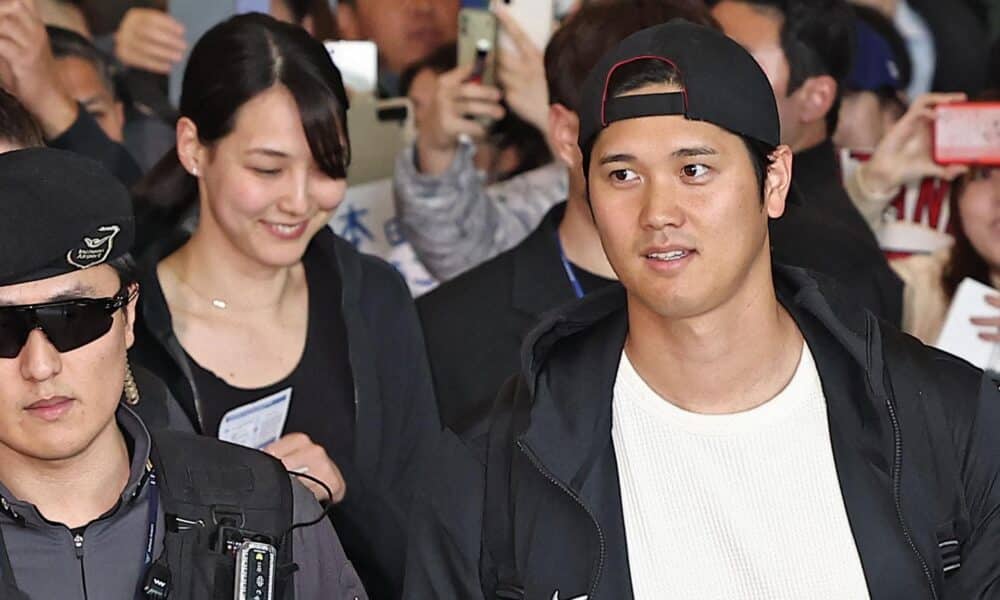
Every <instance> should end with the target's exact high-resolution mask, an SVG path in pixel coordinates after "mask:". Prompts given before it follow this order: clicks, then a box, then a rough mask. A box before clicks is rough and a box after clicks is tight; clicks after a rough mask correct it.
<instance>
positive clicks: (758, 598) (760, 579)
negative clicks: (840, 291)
mask: <svg viewBox="0 0 1000 600" xmlns="http://www.w3.org/2000/svg"><path fill="white" fill-rule="evenodd" d="M613 413H614V421H613V427H612V437H613V440H614V446H615V453H616V457H617V461H618V472H619V478H620V481H621V496H622V508H623V510H624V517H625V534H626V539H627V545H628V558H629V567H630V570H631V575H632V586H633V591H634V592H635V597H636V598H637V599H639V600H646V599H657V600H661V599H662V600H673V599H677V600H681V599H683V600H693V599H697V600H804V599H807V598H808V599H809V600H826V599H829V600H834V599H836V600H859V599H860V600H868V598H869V595H868V588H867V584H866V583H865V575H864V572H863V570H862V567H861V559H860V558H859V556H858V551H857V546H856V545H855V543H854V537H853V535H852V533H851V529H850V525H849V523H848V520H847V511H846V509H845V508H844V500H843V496H842V494H841V491H840V484H839V482H838V479H837V471H836V467H835V465H834V460H833V450H832V446H831V444H830V433H829V428H828V422H827V413H826V399H825V397H824V395H823V388H822V385H821V382H820V378H819V373H818V372H817V370H816V365H815V363H814V362H813V357H812V354H811V353H810V352H809V348H808V346H805V345H803V351H802V358H801V359H800V361H799V366H798V368H797V369H796V372H795V375H794V376H793V378H792V380H791V381H790V382H789V384H788V386H787V387H786V388H785V389H784V390H782V391H781V392H780V393H779V394H778V395H777V396H775V397H774V398H773V399H771V400H770V401H768V402H766V403H764V404H763V405H761V406H759V407H757V408H755V409H753V410H750V411H746V412H742V413H737V414H731V415H702V414H695V413H691V412H688V411H685V410H683V409H681V408H678V407H677V406H675V405H673V404H671V403H670V402H668V401H666V400H664V399H663V398H661V397H660V396H659V395H657V393H656V392H655V391H653V389H652V388H650V387H649V385H647V384H646V382H645V381H643V380H642V378H641V377H640V376H639V374H638V373H636V371H635V369H634V368H633V366H632V363H631V362H630V361H629V360H628V357H627V356H626V354H625V352H622V359H621V363H620V366H619V369H618V377H617V380H616V382H615V392H614V404H613Z"/></svg>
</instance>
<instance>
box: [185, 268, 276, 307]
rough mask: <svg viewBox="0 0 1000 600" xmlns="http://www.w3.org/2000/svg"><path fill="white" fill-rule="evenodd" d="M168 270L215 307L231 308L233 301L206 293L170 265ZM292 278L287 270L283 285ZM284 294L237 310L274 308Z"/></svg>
mask: <svg viewBox="0 0 1000 600" xmlns="http://www.w3.org/2000/svg"><path fill="white" fill-rule="evenodd" d="M167 271H168V272H169V273H170V276H171V277H173V278H174V279H176V280H177V281H179V282H180V283H181V285H183V286H184V287H186V288H187V289H189V290H191V291H192V292H194V294H195V295H196V296H198V297H199V298H201V299H202V300H206V301H208V302H209V303H210V304H211V305H212V307H213V308H216V309H218V310H229V308H230V307H231V303H230V302H228V301H226V300H224V299H222V298H218V297H215V296H212V295H210V294H205V293H203V292H202V291H201V290H199V289H198V288H196V287H195V286H193V285H191V283H190V282H189V281H188V280H187V279H185V278H183V277H181V274H180V273H178V272H177V271H176V270H175V269H174V268H173V267H172V266H168V267H167ZM290 278H291V271H290V270H286V271H285V281H284V283H283V284H282V285H283V286H287V285H288V280H289V279H290ZM283 295H284V291H282V293H281V294H280V295H279V299H278V300H277V301H275V302H273V303H271V304H267V305H265V306H255V307H239V308H237V310H239V311H242V312H251V311H256V310H264V309H268V308H274V307H275V306H278V305H279V304H281V299H280V296H283ZM233 308H236V307H233Z"/></svg>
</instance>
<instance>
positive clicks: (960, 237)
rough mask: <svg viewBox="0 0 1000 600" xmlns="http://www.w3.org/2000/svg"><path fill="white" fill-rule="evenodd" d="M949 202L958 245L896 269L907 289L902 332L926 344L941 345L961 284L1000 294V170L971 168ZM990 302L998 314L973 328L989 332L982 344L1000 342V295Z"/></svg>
mask: <svg viewBox="0 0 1000 600" xmlns="http://www.w3.org/2000/svg"><path fill="white" fill-rule="evenodd" d="M950 202H951V206H950V208H951V214H952V222H953V223H955V231H954V235H955V243H954V245H953V246H951V247H950V248H947V249H946V250H943V251H939V252H936V253H934V254H931V255H925V256H913V257H910V258H906V259H903V260H898V261H894V262H893V263H892V266H893V268H894V269H895V270H896V272H897V273H899V275H900V277H902V279H903V281H904V283H905V288H904V293H903V329H904V330H905V331H906V332H907V333H910V334H912V335H914V336H916V337H918V338H920V339H921V340H922V341H923V342H924V343H927V344H933V343H935V341H936V340H937V338H938V335H939V334H940V332H941V327H942V326H943V325H944V320H945V317H946V315H947V313H948V307H949V306H950V305H951V300H952V298H953V297H954V295H955V291H956V290H957V289H958V285H959V284H960V283H962V280H964V279H966V278H972V279H975V280H976V281H979V282H980V283H985V284H986V285H989V286H992V287H994V288H1000V169H997V168H988V167H974V168H972V169H971V170H970V171H969V173H968V174H967V175H964V176H963V177H961V178H960V179H958V180H957V181H956V183H955V186H954V187H953V188H952V195H951V199H950ZM986 300H987V302H988V303H989V304H991V305H993V306H995V307H997V309H998V310H997V313H998V314H997V315H993V316H988V315H984V316H982V317H977V318H974V319H973V323H974V324H976V325H979V326H981V327H983V328H984V329H983V330H982V332H981V333H980V337H981V338H983V339H984V340H987V341H993V342H1000V335H998V333H1000V295H994V296H989V297H987V299H986Z"/></svg>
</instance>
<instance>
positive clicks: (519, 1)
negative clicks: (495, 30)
mask: <svg viewBox="0 0 1000 600" xmlns="http://www.w3.org/2000/svg"><path fill="white" fill-rule="evenodd" d="M493 4H494V6H503V7H504V8H505V9H506V10H507V12H508V13H509V14H510V16H511V17H513V18H514V20H515V21H517V24H518V25H520V26H521V29H523V30H524V33H526V34H527V36H528V39H530V40H531V43H533V44H534V45H535V47H536V48H538V49H539V50H541V51H544V50H545V46H546V45H547V44H548V43H549V38H551V37H552V25H553V23H554V21H555V3H554V2H553V0H493ZM499 37H500V52H505V51H510V50H513V49H514V48H516V46H515V44H514V41H513V40H512V39H510V36H509V35H508V34H507V33H506V32H504V31H503V28H501V29H500V33H499Z"/></svg>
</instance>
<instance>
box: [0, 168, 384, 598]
mask: <svg viewBox="0 0 1000 600" xmlns="http://www.w3.org/2000/svg"><path fill="white" fill-rule="evenodd" d="M0 198H2V209H0V215H2V218H0V229H2V231H0V534H2V535H0V598H4V599H9V598H17V599H24V598H33V599H39V600H42V599H50V598H60V599H62V600H74V599H87V598H90V599H98V598H99V599H105V598H115V599H122V598H166V597H168V596H169V597H170V598H178V599H185V600H193V599H210V598H226V599H229V598H234V589H235V590H238V589H242V590H244V595H242V596H241V595H238V594H237V595H235V597H236V598H240V597H246V598H280V599H282V600H284V599H287V598H293V597H294V598H299V599H312V598H335V599H340V598H353V599H356V598H364V597H365V593H364V590H363V589H362V588H361V584H360V582H359V580H358V578H357V576H356V575H355V573H354V570H353V567H352V566H351V564H350V563H349V562H348V561H347V559H346V557H345V555H344V553H343V550H342V548H341V546H340V542H339V541H338V539H337V537H336V534H335V533H334V531H333V528H332V527H331V525H330V522H329V520H328V519H325V518H323V514H322V511H321V509H320V507H319V505H318V504H317V503H316V501H315V500H314V499H313V495H312V494H311V493H310V492H308V491H307V490H306V489H305V488H304V487H303V486H302V485H300V484H299V483H297V482H292V481H291V480H290V478H289V476H288V474H287V473H286V472H285V471H284V469H283V467H282V466H281V464H280V463H279V462H278V461H276V460H273V459H271V458H270V457H268V456H266V455H264V454H262V453H259V452H255V451H252V450H247V449H244V448H240V447H237V446H232V445H229V444H224V443H222V442H218V441H216V440H212V439H208V438H204V437H198V436H194V435H193V434H185V433H167V432H161V431H158V430H154V429H153V428H147V427H146V425H145V424H144V423H143V420H142V419H141V418H140V417H139V416H137V414H136V411H134V410H133V408H136V409H139V410H140V412H144V413H148V414H151V415H160V416H165V415H168V414H169V413H170V412H171V411H170V410H166V409H165V408H164V407H165V406H168V405H169V403H170V402H172V400H171V399H169V398H168V397H167V396H166V395H164V394H163V393H162V391H161V390H162V389H163V388H162V387H160V388H157V387H148V386H143V387H140V386H139V385H137V384H136V381H135V377H133V375H132V372H131V370H130V368H129V366H128V361H127V358H126V351H127V349H128V347H129V346H130V345H131V344H132V341H133V334H132V323H133V322H134V315H135V301H136V297H137V294H138V286H137V285H136V284H135V283H134V281H135V279H134V277H133V276H132V275H131V273H130V268H129V263H130V261H129V258H128V255H127V252H128V250H129V248H130V246H131V243H132V240H133V237H134V222H133V216H132V210H131V200H130V198H129V195H128V192H127V191H126V190H125V188H124V187H122V186H121V185H120V184H119V183H118V182H117V181H116V180H115V179H114V178H113V177H111V176H110V175H109V174H108V173H106V172H105V171H104V170H103V169H102V168H101V167H100V166H99V165H97V164H96V163H94V162H91V161H89V160H87V159H85V158H81V157H79V156H76V155H73V154H69V153H65V152H62V151H58V150H52V149H47V148H32V149H26V150H15V151H12V152H7V153H4V154H0ZM147 391H149V395H146V393H145V392H147ZM156 418H159V417H156ZM168 420H169V419H168ZM151 431H153V433H152V434H151V433H150V432H151Z"/></svg>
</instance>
